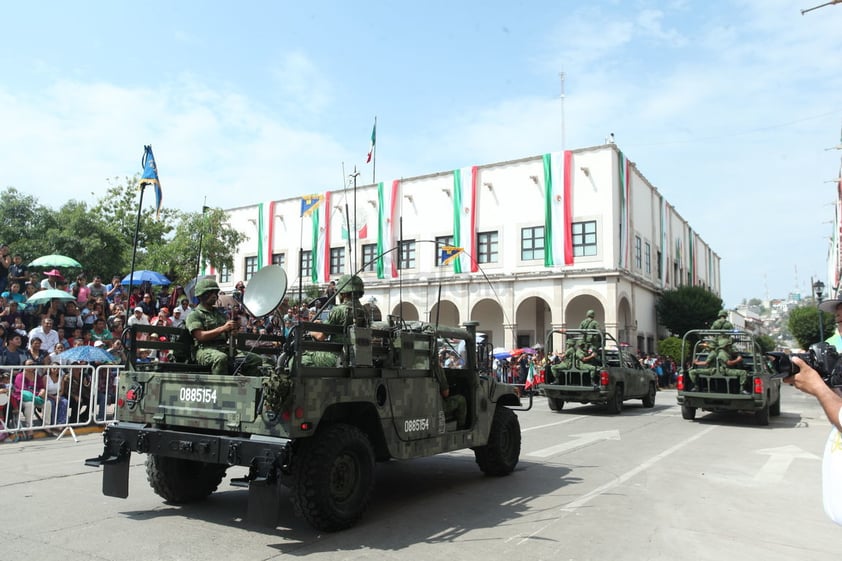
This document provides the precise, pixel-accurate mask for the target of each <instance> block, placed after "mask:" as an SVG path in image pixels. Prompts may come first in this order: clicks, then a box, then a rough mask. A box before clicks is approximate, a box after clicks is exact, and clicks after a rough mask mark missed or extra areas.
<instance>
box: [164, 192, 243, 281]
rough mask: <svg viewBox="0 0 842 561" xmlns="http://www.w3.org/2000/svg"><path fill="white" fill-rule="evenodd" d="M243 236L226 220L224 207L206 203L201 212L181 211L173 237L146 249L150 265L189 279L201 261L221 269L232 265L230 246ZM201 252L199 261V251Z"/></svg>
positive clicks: (195, 273) (173, 276)
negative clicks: (210, 205)
mask: <svg viewBox="0 0 842 561" xmlns="http://www.w3.org/2000/svg"><path fill="white" fill-rule="evenodd" d="M245 239H246V236H245V234H242V233H240V232H238V231H237V230H235V229H233V228H232V227H231V226H229V225H228V223H227V217H226V215H225V211H223V210H222V209H220V208H209V207H206V208H205V209H204V212H195V213H182V214H181V216H180V221H179V223H178V226H176V228H175V232H174V235H173V236H172V239H171V240H170V241H169V242H168V243H166V244H158V245H155V246H153V247H152V248H150V250H149V252H148V262H149V265H150V266H149V267H147V268H152V269H154V270H156V271H161V272H164V273H165V274H167V275H169V276H170V277H172V278H178V279H191V278H193V277H195V276H197V275H198V274H199V273H201V269H202V266H203V265H207V266H210V267H213V268H214V269H217V270H219V269H222V268H223V267H227V268H228V269H232V268H233V266H234V255H233V253H232V251H231V248H233V247H237V246H238V245H239V244H240V243H242V242H243V241H244V240H245ZM200 253H201V255H202V263H200V261H199V254H200Z"/></svg>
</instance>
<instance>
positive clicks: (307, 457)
mask: <svg viewBox="0 0 842 561" xmlns="http://www.w3.org/2000/svg"><path fill="white" fill-rule="evenodd" d="M272 284H277V285H283V286H284V291H281V292H285V286H286V276H285V274H284V273H283V270H282V269H280V268H279V267H277V266H272V267H265V268H263V269H261V270H260V271H259V272H258V273H257V274H256V275H255V276H254V277H253V278H252V279H251V281H250V282H249V286H248V288H247V290H246V294H245V296H244V304H245V305H246V307H247V308H249V309H250V310H251V311H252V313H254V314H255V315H262V314H264V313H268V311H271V310H272V309H274V307H275V306H276V305H277V303H278V302H280V301H281V298H282V297H283V294H281V295H280V296H277V295H276V296H274V297H272V298H269V299H266V298H264V297H263V296H262V295H261V294H260V293H261V292H266V291H267V290H268V287H269V286H270V285H272ZM255 291H257V294H255ZM258 296H259V297H260V298H257V297H258ZM266 301H271V302H275V303H274V304H269V305H266V304H265V302H266ZM255 307H256V308H258V309H259V310H260V311H259V312H258V311H255V309H254V308H255ZM153 329H156V328H153ZM148 330H150V328H148V327H141V326H134V327H133V328H132V329H131V330H129V331H128V332H127V337H128V343H127V348H128V350H129V352H128V356H129V358H128V361H127V364H126V369H125V370H124V371H123V372H122V373H121V376H120V379H119V383H118V391H117V422H116V423H114V424H112V425H110V426H108V427H107V428H106V430H105V433H104V435H103V438H104V442H105V449H104V451H103V453H102V455H101V456H99V457H97V458H91V459H89V460H87V461H86V463H87V464H88V465H91V466H100V465H101V466H104V470H103V471H104V472H103V493H104V494H105V495H108V496H114V497H121V498H125V497H127V496H128V478H129V459H130V457H131V454H132V452H138V453H142V454H147V461H146V472H147V478H148V480H149V483H150V485H151V486H152V488H153V490H154V491H155V492H156V493H157V494H158V495H160V496H161V497H163V498H164V499H166V500H167V501H170V502H174V503H184V502H188V501H196V500H201V499H204V498H206V497H207V496H208V495H210V494H211V493H213V492H214V491H215V490H216V489H217V487H218V485H219V484H220V483H221V482H222V480H223V478H224V476H225V474H226V471H227V469H228V468H229V467H234V466H242V467H245V468H247V470H246V472H245V473H244V475H243V476H242V477H240V478H237V479H234V480H233V481H232V483H233V484H235V485H239V486H243V487H247V488H248V490H249V501H248V509H249V517H250V518H252V519H259V520H260V521H262V522H264V523H272V522H274V521H275V520H276V518H277V514H278V513H279V512H280V508H282V505H283V504H284V503H283V501H282V497H283V495H282V494H281V493H280V492H279V491H280V488H281V487H282V486H284V487H288V488H289V498H290V499H291V503H292V506H293V508H294V511H295V513H296V514H297V515H299V516H301V517H303V518H304V519H305V520H306V521H307V522H308V523H309V524H311V525H312V526H313V527H315V528H317V529H320V530H326V531H335V530H341V529H344V528H347V527H349V526H351V525H353V524H354V523H355V522H356V521H357V520H358V519H359V518H360V517H361V516H362V514H363V511H364V510H365V508H366V506H367V504H368V502H369V499H370V497H371V493H372V489H373V487H374V466H375V462H376V461H378V462H384V461H387V460H390V459H400V460H403V459H409V458H418V457H424V456H431V455H434V454H439V453H442V452H450V451H454V450H460V449H466V448H470V449H472V450H473V451H474V455H475V458H476V462H477V464H479V468H480V470H481V471H482V472H483V473H485V474H486V475H494V476H502V475H508V474H510V473H511V472H512V471H513V470H514V468H515V466H516V465H517V462H518V459H519V455H520V446H521V434H520V425H519V423H518V419H517V416H516V415H515V413H514V412H513V410H512V408H518V407H520V406H521V402H520V400H519V397H518V395H517V393H516V391H515V388H514V387H513V386H510V385H506V384H501V383H499V382H497V381H496V380H495V378H494V377H493V376H490V375H488V370H487V369H488V367H489V365H488V364H487V361H485V360H484V357H483V362H484V363H485V366H483V362H480V361H478V355H477V352H476V347H475V345H474V341H475V334H476V324H472V323H468V324H466V325H465V328H464V329H462V328H455V327H443V326H435V325H430V324H426V323H420V322H411V323H408V322H405V321H401V320H400V319H399V318H395V317H392V318H389V321H388V322H382V323H379V324H376V325H373V326H371V327H368V328H360V327H354V326H351V327H348V328H343V327H341V326H334V325H329V324H326V323H315V322H313V323H308V322H303V323H301V324H299V325H298V326H297V327H296V328H295V329H294V331H293V333H292V334H291V336H290V337H288V338H287V339H278V338H275V340H272V338H266V337H263V338H259V339H258V340H254V339H252V340H247V339H245V338H244V337H242V336H241V337H240V338H239V340H238V342H237V346H238V347H242V348H247V349H249V350H254V351H258V352H262V353H264V354H266V355H267V356H271V357H272V359H273V361H274V364H273V365H272V366H265V367H264V368H263V375H262V376H260V377H251V376H243V375H230V376H218V375H217V376H214V375H211V374H209V371H208V370H207V369H205V368H203V367H202V366H199V365H198V364H196V363H195V362H191V361H190V359H189V355H190V345H191V342H192V339H191V338H190V337H189V334H186V333H185V332H181V331H180V330H172V332H168V331H164V333H166V334H168V335H169V336H170V338H171V340H170V341H167V342H157V341H148V340H147V341H141V340H139V339H138V338H137V335H138V334H139V333H141V332H143V331H148ZM156 330H157V331H158V332H159V334H160V333H161V332H162V330H161V329H160V328H157V329H156ZM311 332H322V333H325V334H327V335H330V340H327V341H317V340H315V339H314V338H310V337H308V336H307V334H308V333H311ZM454 339H459V340H463V341H465V343H466V345H465V349H466V351H467V353H466V354H467V361H466V364H465V367H464V368H459V369H449V368H448V369H445V368H440V369H438V370H436V368H437V364H435V363H434V361H436V360H437V352H438V347H439V346H440V345H442V344H444V342H445V341H448V340H454ZM276 345H280V346H279V347H278V346H276ZM143 348H153V349H158V350H159V352H161V351H164V352H170V353H171V355H172V357H173V358H174V359H176V361H175V362H158V363H151V364H139V363H136V362H135V357H136V355H137V353H138V352H139V351H140V350H142V349H143ZM276 352H277V353H278V355H277V358H275V353H276ZM313 352H324V353H333V354H334V355H335V356H336V361H335V365H331V366H329V367H324V366H321V367H316V366H305V364H302V356H304V354H305V353H313ZM179 360H181V362H179ZM304 362H305V363H306V362H308V361H304ZM437 375H438V376H437ZM442 375H443V376H445V377H446V380H447V383H448V384H449V386H450V392H451V395H457V394H458V395H461V396H463V397H464V399H465V401H466V403H467V419H466V420H465V423H464V426H458V425H457V422H456V421H455V420H453V419H450V418H448V417H446V415H445V412H444V411H445V408H444V407H443V405H444V403H443V399H444V398H442V396H441V392H440V376H442Z"/></svg>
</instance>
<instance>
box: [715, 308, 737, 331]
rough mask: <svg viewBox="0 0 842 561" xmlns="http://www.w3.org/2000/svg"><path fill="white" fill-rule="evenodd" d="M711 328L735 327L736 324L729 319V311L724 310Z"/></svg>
mask: <svg viewBox="0 0 842 561" xmlns="http://www.w3.org/2000/svg"><path fill="white" fill-rule="evenodd" d="M710 328H711V329H734V325H733V324H732V323H731V322H730V321H728V312H726V311H725V310H722V311H720V312H719V318H718V319H717V320H716V321H714V322H713V323H712V324H711V326H710Z"/></svg>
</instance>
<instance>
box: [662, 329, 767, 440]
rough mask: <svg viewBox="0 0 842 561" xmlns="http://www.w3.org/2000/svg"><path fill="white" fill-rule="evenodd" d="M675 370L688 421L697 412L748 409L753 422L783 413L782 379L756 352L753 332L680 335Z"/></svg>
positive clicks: (683, 413) (763, 421)
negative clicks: (677, 368) (681, 350)
mask: <svg viewBox="0 0 842 561" xmlns="http://www.w3.org/2000/svg"><path fill="white" fill-rule="evenodd" d="M683 348H684V349H692V354H691V355H690V356H689V357H687V356H685V357H682V361H681V364H682V365H683V366H682V369H681V371H680V372H679V374H678V394H677V395H678V404H679V405H680V406H681V416H682V417H684V418H685V419H687V420H689V421H692V420H693V419H695V418H696V411H697V410H698V409H702V410H704V411H746V412H751V413H754V416H755V419H756V421H757V424H759V425H768V424H769V416H770V415H772V416H776V415H780V414H781V377H780V375H779V374H778V373H777V372H775V371H774V369H773V368H772V366H771V364H770V362H771V359H768V358H767V357H766V356H764V355H763V353H762V352H761V351H760V347H759V346H758V344H757V342H756V341H755V339H754V336H753V335H751V334H750V333H747V332H745V331H739V330H721V329H720V330H715V329H707V330H702V329H694V330H690V331H688V332H687V333H686V334H685V335H684V346H683Z"/></svg>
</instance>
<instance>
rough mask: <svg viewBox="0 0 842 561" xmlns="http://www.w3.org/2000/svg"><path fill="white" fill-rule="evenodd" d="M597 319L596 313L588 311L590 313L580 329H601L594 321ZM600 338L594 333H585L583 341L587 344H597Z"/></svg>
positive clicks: (580, 325) (586, 315)
mask: <svg viewBox="0 0 842 561" xmlns="http://www.w3.org/2000/svg"><path fill="white" fill-rule="evenodd" d="M594 317H596V313H595V312H594V311H593V310H588V313H586V314H585V319H583V320H582V322H581V323H580V324H579V329H599V322H598V321H596V320H595V319H594ZM598 339H599V338H598V337H597V336H596V335H595V334H592V333H585V334H584V335H583V336H582V340H583V341H584V343H585V344H588V343H596V341H597V340H598Z"/></svg>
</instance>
